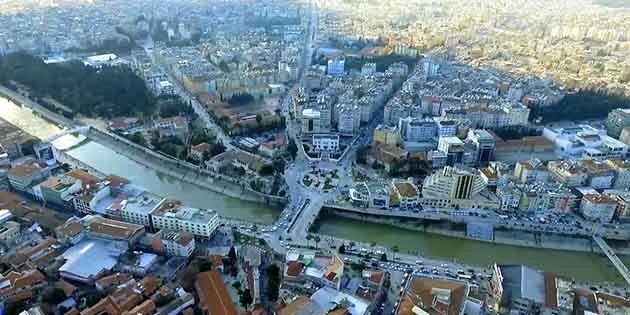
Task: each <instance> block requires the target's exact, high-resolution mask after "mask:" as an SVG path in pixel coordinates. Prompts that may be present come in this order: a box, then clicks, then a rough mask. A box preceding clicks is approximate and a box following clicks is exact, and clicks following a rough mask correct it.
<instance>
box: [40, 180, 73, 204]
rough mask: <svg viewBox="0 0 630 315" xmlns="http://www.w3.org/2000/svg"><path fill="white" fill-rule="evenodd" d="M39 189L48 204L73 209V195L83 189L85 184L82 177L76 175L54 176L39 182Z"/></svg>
mask: <svg viewBox="0 0 630 315" xmlns="http://www.w3.org/2000/svg"><path fill="white" fill-rule="evenodd" d="M39 189H40V191H41V194H42V196H43V197H44V202H46V203H47V204H54V205H57V206H61V207H63V208H67V209H72V208H73V206H72V199H73V198H74V197H73V195H74V194H76V193H78V192H79V191H81V189H83V184H82V182H81V180H80V179H77V178H74V177H70V176H66V175H62V176H53V177H49V178H48V179H47V180H45V181H44V182H42V183H41V184H39Z"/></svg>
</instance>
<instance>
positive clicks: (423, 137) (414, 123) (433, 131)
mask: <svg viewBox="0 0 630 315" xmlns="http://www.w3.org/2000/svg"><path fill="white" fill-rule="evenodd" d="M398 129H399V130H400V134H401V136H402V138H403V140H405V141H411V142H420V141H429V140H431V139H433V138H434V137H436V136H437V132H438V126H437V124H436V123H435V121H434V120H432V119H421V118H412V117H407V118H401V119H400V121H399V122H398Z"/></svg>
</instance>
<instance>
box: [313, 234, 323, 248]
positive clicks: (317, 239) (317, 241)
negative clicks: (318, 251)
mask: <svg viewBox="0 0 630 315" xmlns="http://www.w3.org/2000/svg"><path fill="white" fill-rule="evenodd" d="M313 240H314V241H315V248H317V247H319V242H320V241H321V240H322V239H321V237H319V235H315V237H313Z"/></svg>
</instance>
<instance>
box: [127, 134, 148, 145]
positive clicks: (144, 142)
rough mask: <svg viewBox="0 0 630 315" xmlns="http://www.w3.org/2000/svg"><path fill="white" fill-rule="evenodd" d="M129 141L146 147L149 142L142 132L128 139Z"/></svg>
mask: <svg viewBox="0 0 630 315" xmlns="http://www.w3.org/2000/svg"><path fill="white" fill-rule="evenodd" d="M128 139H129V141H131V142H133V143H135V144H139V145H141V146H146V145H147V140H146V139H145V138H144V136H143V135H142V133H140V132H136V133H134V134H132V135H131V136H129V137H128Z"/></svg>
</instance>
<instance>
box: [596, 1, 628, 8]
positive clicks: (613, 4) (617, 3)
mask: <svg viewBox="0 0 630 315" xmlns="http://www.w3.org/2000/svg"><path fill="white" fill-rule="evenodd" d="M595 3H596V4H599V5H603V6H605V7H610V8H629V9H630V1H629V0H595Z"/></svg>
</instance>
